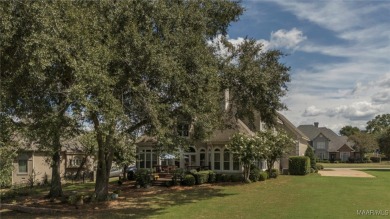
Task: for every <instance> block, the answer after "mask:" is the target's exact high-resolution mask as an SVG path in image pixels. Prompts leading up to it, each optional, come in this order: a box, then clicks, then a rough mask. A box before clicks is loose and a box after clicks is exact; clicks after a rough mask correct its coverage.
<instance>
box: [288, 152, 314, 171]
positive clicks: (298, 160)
mask: <svg viewBox="0 0 390 219" xmlns="http://www.w3.org/2000/svg"><path fill="white" fill-rule="evenodd" d="M289 172H290V174H291V175H306V174H308V173H310V158H309V157H305V156H294V157H290V158H289Z"/></svg>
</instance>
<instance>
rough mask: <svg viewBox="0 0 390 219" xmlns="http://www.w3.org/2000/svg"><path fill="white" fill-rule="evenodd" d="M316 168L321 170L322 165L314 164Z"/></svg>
mask: <svg viewBox="0 0 390 219" xmlns="http://www.w3.org/2000/svg"><path fill="white" fill-rule="evenodd" d="M316 169H317V170H323V169H324V166H323V165H322V164H316Z"/></svg>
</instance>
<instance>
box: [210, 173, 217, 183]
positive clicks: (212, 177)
mask: <svg viewBox="0 0 390 219" xmlns="http://www.w3.org/2000/svg"><path fill="white" fill-rule="evenodd" d="M216 181H217V179H216V174H215V172H214V171H212V170H209V183H215V182H216Z"/></svg>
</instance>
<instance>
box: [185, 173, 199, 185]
mask: <svg viewBox="0 0 390 219" xmlns="http://www.w3.org/2000/svg"><path fill="white" fill-rule="evenodd" d="M195 182H196V181H195V177H194V176H193V175H192V174H187V175H185V177H184V179H183V184H184V185H186V186H193V185H195Z"/></svg>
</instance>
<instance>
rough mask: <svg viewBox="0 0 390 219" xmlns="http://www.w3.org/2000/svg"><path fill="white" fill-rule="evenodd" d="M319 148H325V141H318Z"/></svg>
mask: <svg viewBox="0 0 390 219" xmlns="http://www.w3.org/2000/svg"><path fill="white" fill-rule="evenodd" d="M317 149H325V141H318V142H317Z"/></svg>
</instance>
